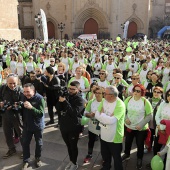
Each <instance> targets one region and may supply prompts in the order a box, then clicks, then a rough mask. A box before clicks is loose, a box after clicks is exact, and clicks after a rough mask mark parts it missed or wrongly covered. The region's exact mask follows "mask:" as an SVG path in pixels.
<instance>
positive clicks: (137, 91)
mask: <svg viewBox="0 0 170 170" xmlns="http://www.w3.org/2000/svg"><path fill="white" fill-rule="evenodd" d="M133 92H136V93H141V91H140V90H136V89H134V90H133Z"/></svg>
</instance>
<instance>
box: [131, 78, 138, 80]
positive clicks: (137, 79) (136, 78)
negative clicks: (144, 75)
mask: <svg viewBox="0 0 170 170" xmlns="http://www.w3.org/2000/svg"><path fill="white" fill-rule="evenodd" d="M131 79H132V80H138V79H139V78H131Z"/></svg>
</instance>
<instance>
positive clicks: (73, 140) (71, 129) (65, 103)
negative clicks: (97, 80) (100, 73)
mask: <svg viewBox="0 0 170 170" xmlns="http://www.w3.org/2000/svg"><path fill="white" fill-rule="evenodd" d="M84 107H85V102H84V100H83V98H82V96H81V93H80V83H79V82H78V81H73V82H71V83H70V86H69V96H68V99H66V98H65V97H63V96H60V97H59V104H58V113H59V114H60V119H59V123H60V130H61V134H62V137H63V140H64V142H65V143H66V145H67V149H68V154H69V157H70V162H69V164H68V165H67V166H66V168H65V170H67V169H69V170H76V169H77V168H78V165H77V156H78V147H77V143H78V139H79V133H80V130H81V124H80V119H81V117H82V114H83V111H84Z"/></svg>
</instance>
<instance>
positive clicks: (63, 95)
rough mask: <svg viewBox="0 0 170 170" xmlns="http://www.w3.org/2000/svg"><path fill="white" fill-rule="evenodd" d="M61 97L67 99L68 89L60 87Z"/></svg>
mask: <svg viewBox="0 0 170 170" xmlns="http://www.w3.org/2000/svg"><path fill="white" fill-rule="evenodd" d="M58 94H59V96H61V97H67V96H68V95H69V93H68V90H67V87H62V86H60V89H59V91H58Z"/></svg>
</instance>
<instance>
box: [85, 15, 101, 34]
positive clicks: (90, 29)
mask: <svg viewBox="0 0 170 170" xmlns="http://www.w3.org/2000/svg"><path fill="white" fill-rule="evenodd" d="M84 34H98V23H97V22H96V20H94V19H93V18H90V19H88V20H87V21H86V22H85V24H84Z"/></svg>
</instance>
